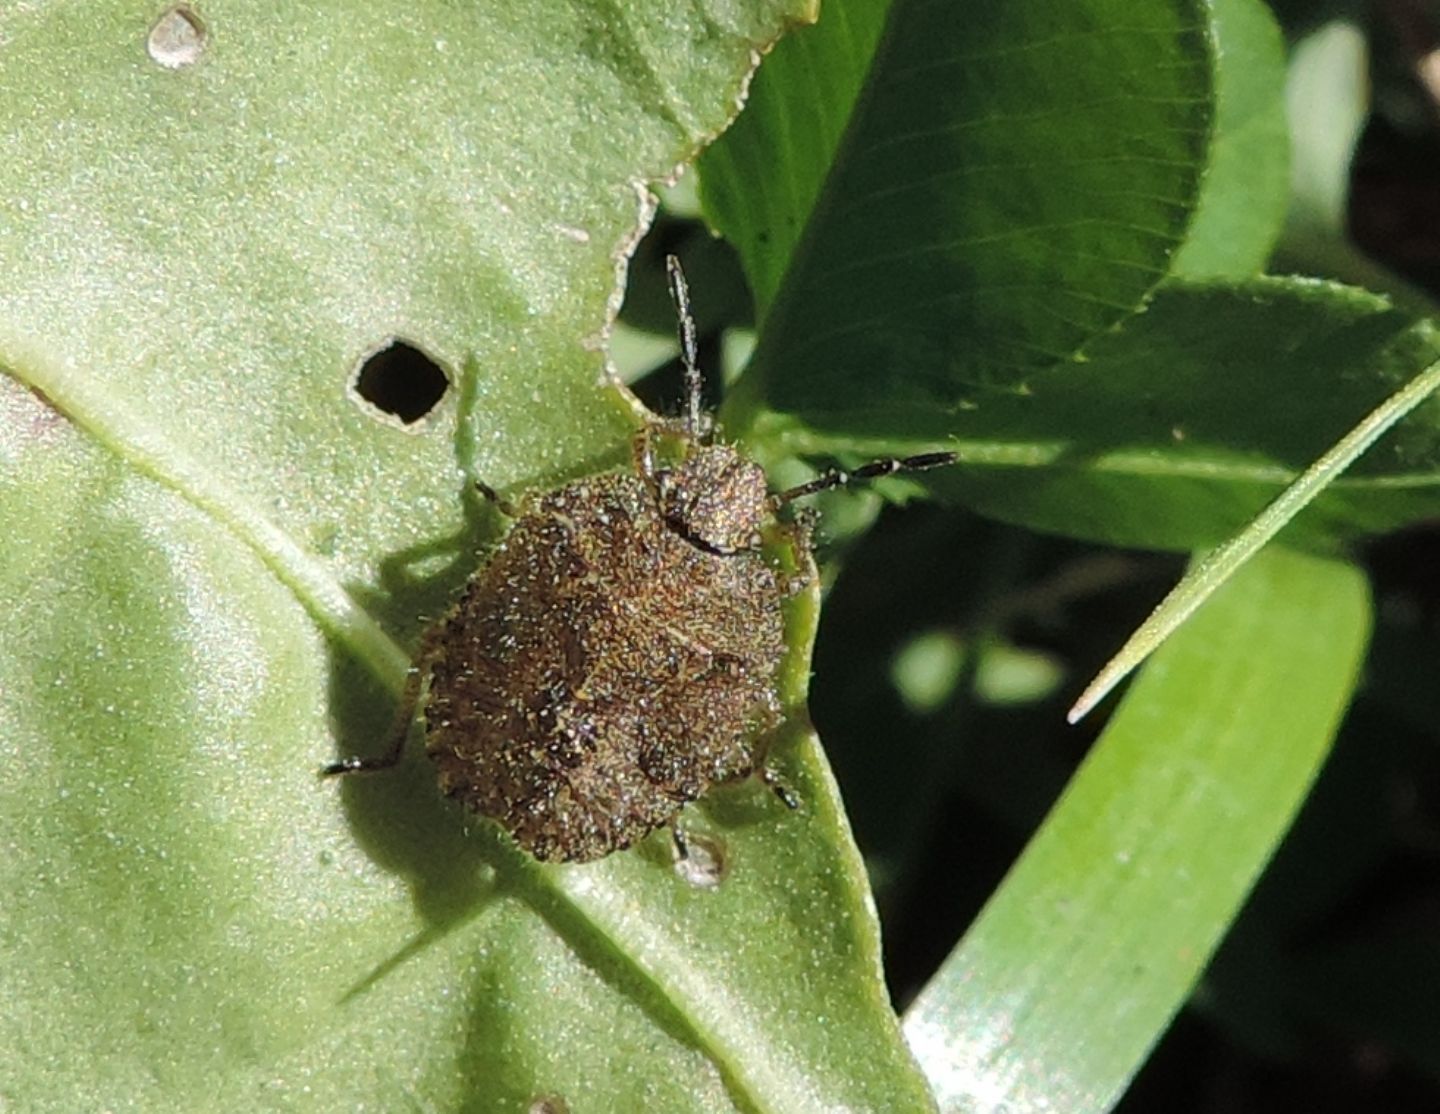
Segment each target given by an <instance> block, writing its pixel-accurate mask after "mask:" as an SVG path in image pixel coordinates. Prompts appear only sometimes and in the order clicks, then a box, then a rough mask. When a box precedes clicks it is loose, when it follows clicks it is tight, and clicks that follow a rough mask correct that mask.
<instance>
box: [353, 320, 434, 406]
mask: <svg viewBox="0 0 1440 1114" xmlns="http://www.w3.org/2000/svg"><path fill="white" fill-rule="evenodd" d="M449 386H450V380H449V379H448V378H447V377H446V375H445V372H444V371H443V370H441V368H440V365H439V364H437V363H436V362H435V361H434V360H432V359H431V358H430V357H429V356H427V355H426V354H425V353H424V352H422V351H421V350H420V349H419V348H417V347H415V345H413V344H410V343H408V342H407V341H403V340H400V339H398V338H392V339H391V340H389V341H387V342H386V343H385V344H384V345H382V346H381V347H379V348H376V349H375V350H373V351H372V352H371V353H370V355H368V356H366V357H365V359H364V360H363V361H362V362H361V364H360V368H359V370H358V371H357V372H356V373H355V393H356V394H358V395H359V396H360V397H361V398H363V399H364V400H365V401H366V402H368V403H369V404H370V405H371V406H373V407H374V408H375V409H376V410H378V411H380V413H382V414H385V415H387V416H389V417H391V418H398V419H399V420H400V421H401V422H403V423H404V424H405V425H413V424H414V423H415V422H418V421H419V420H420V419H421V418H423V417H425V416H426V415H427V414H429V413H430V412H431V411H432V410H434V409H435V407H436V406H438V405H439V404H440V400H441V399H442V398H444V397H445V391H446V390H447V389H448V388H449Z"/></svg>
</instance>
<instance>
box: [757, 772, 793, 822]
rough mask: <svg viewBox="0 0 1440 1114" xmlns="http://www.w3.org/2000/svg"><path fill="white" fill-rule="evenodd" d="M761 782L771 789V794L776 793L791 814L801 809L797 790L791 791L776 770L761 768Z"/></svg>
mask: <svg viewBox="0 0 1440 1114" xmlns="http://www.w3.org/2000/svg"><path fill="white" fill-rule="evenodd" d="M760 780H761V781H763V782H764V783H765V784H766V785H768V786H769V787H770V792H772V793H774V794H775V796H777V797H779V798H780V803H781V804H783V805H784V806H785V807H786V808H788V809H789V810H790V811H791V812H794V811H796V810H797V809H799V807H800V798H799V797H797V796H796V795H795V790H793V789H791V788H790V787H789V786H788V785H786V784H785V783H784V782H783V781H781V780H780V775H779V774H777V773H776V772H775V771H774V770H772V769H771V768H770V767H769V766H761V767H760Z"/></svg>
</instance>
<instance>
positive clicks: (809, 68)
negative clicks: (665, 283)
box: [702, 0, 1213, 436]
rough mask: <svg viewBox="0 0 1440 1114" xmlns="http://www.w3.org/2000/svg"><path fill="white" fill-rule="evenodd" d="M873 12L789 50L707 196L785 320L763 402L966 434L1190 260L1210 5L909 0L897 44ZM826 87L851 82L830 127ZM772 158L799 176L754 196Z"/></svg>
mask: <svg viewBox="0 0 1440 1114" xmlns="http://www.w3.org/2000/svg"><path fill="white" fill-rule="evenodd" d="M860 7H863V5H859V4H853V3H852V4H845V3H843V2H842V3H837V4H836V5H834V7H833V8H832V9H830V10H829V17H828V18H827V19H826V20H823V21H822V22H821V23H820V25H819V26H818V27H816V28H815V29H814V30H812V31H807V32H804V33H802V34H801V35H797V36H796V37H795V39H794V40H792V41H791V42H790V43H786V44H782V46H781V47H780V48H779V49H778V50H777V52H776V57H775V59H774V60H773V63H772V64H771V65H769V66H767V67H766V69H765V70H764V71H762V73H761V75H760V77H759V79H758V80H757V83H756V88H755V90H754V96H753V107H752V111H751V112H749V113H747V114H746V115H745V116H744V117H742V119H741V121H740V122H739V124H738V125H737V127H736V128H735V129H734V130H733V131H732V133H731V134H730V135H728V136H727V137H726V138H725V139H724V140H723V141H722V142H721V143H720V144H717V145H716V147H714V148H712V149H711V150H710V151H709V152H707V155H706V158H705V160H704V163H703V164H702V171H703V179H702V182H703V185H704V187H705V191H704V192H705V197H706V200H707V208H708V211H709V212H710V214H711V216H712V219H714V220H715V221H716V223H717V224H718V225H719V226H720V228H721V229H722V231H725V232H727V233H728V234H731V235H732V236H733V237H734V238H735V239H736V242H737V244H738V245H739V247H740V250H741V254H742V258H743V259H744V260H745V263H746V267H747V270H748V272H749V273H750V275H751V278H752V282H753V284H754V286H755V287H756V289H757V291H759V293H760V297H761V299H762V307H763V308H764V309H765V312H766V328H765V329H764V330H763V331H762V333H761V337H760V341H759V347H758V348H757V350H756V353H755V357H754V361H753V363H752V366H751V368H750V370H749V372H748V376H749V377H750V379H751V382H750V385H749V387H748V390H749V391H750V392H752V393H758V394H760V395H762V396H763V399H764V403H765V404H766V405H768V406H770V407H773V408H776V409H779V410H782V411H785V412H787V413H792V414H798V415H801V416H802V417H803V418H804V419H805V420H806V421H807V422H809V423H811V424H814V425H820V426H823V427H824V428H826V429H829V430H836V431H844V432H847V433H858V434H865V433H876V432H885V433H890V434H900V435H904V434H917V433H922V434H923V433H928V434H930V435H932V436H933V435H944V434H947V433H950V432H952V424H953V420H954V418H955V415H956V414H957V413H959V412H961V411H963V410H964V409H967V408H970V407H974V406H977V405H978V406H981V407H983V406H984V405H985V404H986V403H987V402H988V400H989V399H991V398H992V397H995V396H997V395H1002V396H1003V395H1005V394H1008V393H1010V392H1011V391H1012V390H1014V389H1016V388H1018V387H1020V386H1021V385H1023V383H1024V382H1025V380H1026V379H1027V378H1028V376H1029V375H1031V374H1032V373H1033V372H1035V371H1036V370H1038V369H1040V368H1044V367H1047V366H1049V365H1051V364H1054V363H1056V362H1058V361H1063V360H1066V359H1068V358H1069V357H1070V356H1072V355H1073V354H1074V353H1075V352H1076V351H1077V350H1078V349H1079V348H1080V347H1081V346H1082V345H1083V344H1084V343H1085V342H1086V341H1088V340H1089V339H1091V338H1092V337H1093V336H1094V335H1095V334H1096V333H1098V332H1100V331H1102V330H1104V329H1105V328H1107V327H1109V326H1110V325H1112V324H1114V323H1115V322H1116V321H1117V320H1119V319H1121V318H1123V317H1124V316H1125V315H1126V314H1128V313H1130V312H1132V311H1133V310H1134V309H1136V308H1137V307H1138V306H1139V305H1140V303H1141V300H1142V299H1143V298H1144V296H1145V294H1146V293H1147V291H1148V290H1149V289H1150V288H1151V287H1152V286H1153V285H1154V284H1155V283H1156V282H1158V281H1159V280H1160V278H1161V277H1162V276H1163V275H1164V274H1165V273H1166V271H1167V270H1168V269H1169V265H1170V259H1169V257H1170V254H1171V252H1172V251H1174V249H1175V248H1176V247H1177V245H1178V244H1179V243H1180V242H1181V239H1182V237H1183V235H1184V232H1185V228H1186V226H1187V224H1188V222H1189V219H1190V215H1191V212H1192V210H1193V208H1194V206H1195V204H1196V199H1197V196H1198V191H1199V184H1200V178H1201V174H1202V170H1203V168H1204V163H1205V155H1206V150H1207V144H1208V140H1209V135H1210V130H1209V126H1210V116H1211V110H1212V101H1213V72H1212V60H1211V54H1210V40H1209V23H1208V10H1207V8H1206V6H1205V5H1204V4H1201V3H1198V2H1197V3H1190V2H1187V0H1170V2H1166V3H1159V4H1147V5H1142V6H1139V7H1137V6H1135V5H1132V4H1124V3H1120V2H1118V0H1084V2H1081V3H1072V4H1064V5H1055V4H1049V3H1043V2H1038V0H1037V2H1030V0H1025V2H1021V3H1013V4H1002V5H988V6H986V5H961V6H953V5H943V4H928V3H921V2H919V0H896V2H895V3H893V4H891V6H890V9H889V12H888V17H887V20H886V23H885V26H884V33H883V37H882V38H881V40H880V46H879V47H878V49H875V48H873V47H872V43H873V42H874V41H875V34H874V30H873V28H872V27H871V21H870V19H869V18H868V17H867V18H866V19H865V21H864V24H863V30H862V33H858V34H852V33H851V28H850V25H851V23H852V22H854V17H852V16H851V12H852V10H853V9H856V8H860ZM837 10H838V13H839V14H838V15H837V14H836V12H837ZM827 36H828V39H827ZM806 40H816V42H815V45H813V46H809V47H806V46H804V45H802V44H804V42H805V41H806ZM872 49H873V50H874V53H873V56H872ZM822 67H833V68H839V69H840V70H841V74H842V76H838V77H829V76H824V77H821V76H818V71H820V70H821V68H822ZM817 81H818V82H819V84H820V86H821V87H822V88H830V87H832V86H833V87H836V88H839V89H840V90H841V91H842V92H843V93H844V94H845V96H843V97H841V98H839V103H838V105H837V107H836V108H834V109H830V110H827V111H826V113H825V122H824V125H823V127H821V128H819V129H814V131H815V133H817V134H818V138H817V134H811V132H812V129H809V128H807V127H806V124H807V122H808V121H809V120H810V119H811V117H812V116H813V115H814V113H815V111H816V110H815V109H813V108H810V107H808V106H809V105H810V104H812V103H813V102H814V101H815V100H816V99H817V98H816V94H815V92H814V90H815V88H816V84H817ZM855 88H858V89H859V90H860V92H859V94H858V95H854V94H852V93H851V90H852V89H855ZM847 98H848V99H847ZM826 103H827V105H828V104H829V103H830V102H829V101H827V102H826ZM852 104H853V108H852V107H851V106H852ZM794 137H803V138H802V139H795V138H794ZM755 166H767V167H772V168H774V171H773V179H774V180H778V181H780V182H786V183H788V180H789V179H790V178H792V177H793V178H794V179H796V183H795V184H794V185H789V184H787V185H785V186H782V187H775V188H759V189H749V188H746V187H747V186H748V184H749V182H750V180H751V177H752V176H751V174H750V173H749V170H750V169H751V168H753V167H755ZM817 180H821V181H822V182H823V184H821V185H819V186H816V185H814V184H813V183H814V182H815V181H817ZM780 275H783V276H784V282H783V284H781V283H779V281H778V276H780ZM772 292H773V301H770V302H768V303H767V302H766V300H765V299H766V298H767V296H769V295H771V294H772Z"/></svg>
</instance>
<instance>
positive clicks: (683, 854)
mask: <svg viewBox="0 0 1440 1114" xmlns="http://www.w3.org/2000/svg"><path fill="white" fill-rule="evenodd" d="M670 842H671V843H673V844H674V845H675V861H676V862H678V863H683V862H686V861H687V860H688V859H689V858H690V842H689V841H688V840H687V839H686V838H685V831H684V829H682V828H681V827H680V825H679V824H671V825H670Z"/></svg>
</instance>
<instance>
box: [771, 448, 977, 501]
mask: <svg viewBox="0 0 1440 1114" xmlns="http://www.w3.org/2000/svg"><path fill="white" fill-rule="evenodd" d="M955 459H956V457H955V454H954V453H948V452H939V453H917V454H916V455H914V456H902V457H891V458H889V459H887V460H874V461H871V462H870V463H869V464H862V465H861V466H860V467H859V468H856V469H855V470H854V471H853V472H847V471H845V470H844V469H843V468H832V469H830V471H828V472H822V473H820V475H818V476H816V477H815V478H814V479H813V480H811V481H810V482H809V483H803V484H800V485H799V486H798V487H792V488H790V489H788V490H786V491H780V492H776V493H775V494H774V495H772V496H771V497H770V498H771V499H772V500H773V501H774V503H775V505H776V506H777V507H779V506H784V505H785V504H786V503H792V502H794V501H795V500H796V499H803V498H805V496H807V495H814V494H816V493H817V492H820V491H829V490H830V489H831V488H832V487H844V486H845V485H846V484H851V483H854V482H855V481H856V480H873V479H875V478H876V477H877V476H893V475H894V474H895V473H896V472H924V471H925V470H926V469H929V468H943V467H944V466H945V465H947V464H954V463H955Z"/></svg>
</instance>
